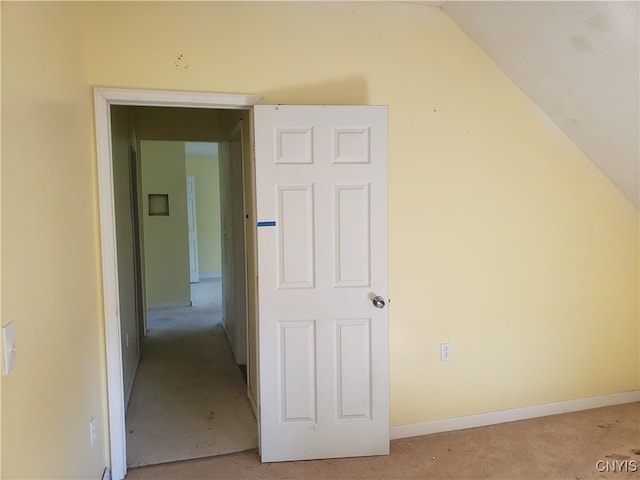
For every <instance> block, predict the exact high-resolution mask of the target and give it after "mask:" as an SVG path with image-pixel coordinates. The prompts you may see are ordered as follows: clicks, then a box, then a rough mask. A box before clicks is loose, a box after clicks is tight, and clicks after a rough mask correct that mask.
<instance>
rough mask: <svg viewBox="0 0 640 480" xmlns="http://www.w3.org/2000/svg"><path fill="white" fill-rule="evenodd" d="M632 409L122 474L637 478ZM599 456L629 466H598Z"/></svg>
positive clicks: (639, 452) (637, 418)
mask: <svg viewBox="0 0 640 480" xmlns="http://www.w3.org/2000/svg"><path fill="white" fill-rule="evenodd" d="M639 412H640V404H638V403H632V404H626V405H618V406H614V407H606V408H599V409H594V410H587V411H583V412H575V413H568V414H564V415H554V416H551V417H544V418H537V419H532V420H523V421H519V422H511V423H504V424H500V425H492V426H489V427H481V428H474V429H469V430H460V431H457V432H447V433H439V434H435V435H427V436H423V437H414V438H406V439H402V440H394V441H392V442H391V455H388V456H383V457H368V458H345V459H336V460H314V461H304V462H286V463H271V464H262V463H260V460H259V458H258V454H257V452H256V451H253V452H244V453H238V454H231V455H223V456H219V457H215V458H208V459H201V460H194V461H188V462H179V463H173V464H168V465H158V466H154V467H147V468H140V469H133V470H130V471H129V474H128V475H127V480H142V479H156V480H162V479H182V480H188V479H291V478H297V479H303V478H304V479H365V478H366V479H369V478H373V479H484V478H490V479H511V480H518V479H541V480H542V479H544V480H548V479H567V480H584V479H601V478H608V479H614V480H622V479H631V478H633V479H637V478H640V473H639V472H640V423H639V422H640V415H639ZM598 461H604V462H607V461H608V462H611V463H610V465H613V462H616V461H617V462H618V463H617V465H619V466H620V468H619V469H622V470H624V468H622V467H621V466H622V465H623V464H624V462H625V461H626V462H627V463H626V465H629V467H628V468H627V471H617V472H613V471H609V472H601V471H599V468H600V469H602V466H603V464H602V463H600V464H599V463H597V462H598ZM634 462H635V463H634ZM633 465H637V466H638V467H637V468H636V469H635V471H632V470H634V468H632V466H633Z"/></svg>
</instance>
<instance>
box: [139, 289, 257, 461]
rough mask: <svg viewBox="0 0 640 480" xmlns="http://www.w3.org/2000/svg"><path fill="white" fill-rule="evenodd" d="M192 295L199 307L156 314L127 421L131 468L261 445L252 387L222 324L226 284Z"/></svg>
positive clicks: (151, 316) (152, 317)
mask: <svg viewBox="0 0 640 480" xmlns="http://www.w3.org/2000/svg"><path fill="white" fill-rule="evenodd" d="M191 292H192V301H193V306H192V307H188V308H176V309H162V310H151V311H150V312H149V328H148V332H147V336H146V337H145V338H143V339H142V340H141V342H140V350H141V360H140V364H139V367H138V373H137V376H136V380H135V384H134V387H133V392H132V394H131V401H130V403H129V407H128V410H127V415H126V428H127V465H128V466H131V467H133V466H142V465H153V464H158V463H165V462H172V461H176V460H186V459H193V458H202V457H209V456H213V455H220V454H225V453H230V452H238V451H242V450H247V449H252V448H256V447H257V426H256V420H255V417H254V415H253V411H252V410H251V406H250V404H249V400H248V399H247V395H246V382H245V380H244V379H243V376H242V374H241V372H240V369H239V368H238V366H237V365H236V364H235V362H234V361H233V357H232V353H231V349H230V347H229V344H228V341H227V338H226V335H225V333H224V329H223V325H222V296H221V280H220V279H204V280H202V281H201V282H200V283H196V284H192V285H191Z"/></svg>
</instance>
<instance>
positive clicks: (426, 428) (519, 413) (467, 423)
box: [390, 390, 640, 440]
mask: <svg viewBox="0 0 640 480" xmlns="http://www.w3.org/2000/svg"><path fill="white" fill-rule="evenodd" d="M638 401H640V390H632V391H630V392H622V393H614V394H611V395H602V396H600V397H590V398H579V399H577V400H569V401H566V402H557V403H547V404H544V405H534V406H531V407H522V408H513V409H510V410H501V411H498V412H489V413H480V414H478V415H468V416H465V417H455V418H445V419H443V420H434V421H431V422H424V423H414V424H411V425H398V426H395V427H391V429H390V436H391V439H392V440H394V439H397V438H407V437H417V436H420V435H430V434H432V433H440V432H450V431H453V430H463V429H465V428H475V427H484V426H486V425H495V424H497V423H505V422H514V421H516V420H526V419H528V418H536V417H546V416H548V415H557V414H560V413H569V412H577V411H580V410H589V409H592V408H599V407H608V406H610V405H620V404H623V403H632V402H638Z"/></svg>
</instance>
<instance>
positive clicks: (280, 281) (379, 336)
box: [254, 105, 389, 462]
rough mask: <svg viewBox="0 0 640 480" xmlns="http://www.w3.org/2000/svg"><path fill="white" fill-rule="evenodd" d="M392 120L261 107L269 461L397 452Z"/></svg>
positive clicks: (351, 110)
mask: <svg viewBox="0 0 640 480" xmlns="http://www.w3.org/2000/svg"><path fill="white" fill-rule="evenodd" d="M387 117H388V112H387V107H350V106H344V107H343V106H340V107H338V106H335V107H326V106H268V105H258V106H255V107H254V121H255V146H256V199H257V218H258V275H259V282H258V285H259V361H260V405H261V406H260V410H261V422H260V440H261V457H262V461H265V462H270V461H281V460H298V459H312V458H330V457H347V456H361V455H379V454H386V453H388V452H389V385H388V306H387V305H384V303H380V300H384V302H387V297H388V265H387V157H388V139H387V138H388V126H387V125H388V119H387ZM375 297H381V298H378V299H377V301H374V298H375ZM375 303H377V306H375V305H374V304H375Z"/></svg>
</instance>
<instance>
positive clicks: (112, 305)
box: [95, 90, 258, 478]
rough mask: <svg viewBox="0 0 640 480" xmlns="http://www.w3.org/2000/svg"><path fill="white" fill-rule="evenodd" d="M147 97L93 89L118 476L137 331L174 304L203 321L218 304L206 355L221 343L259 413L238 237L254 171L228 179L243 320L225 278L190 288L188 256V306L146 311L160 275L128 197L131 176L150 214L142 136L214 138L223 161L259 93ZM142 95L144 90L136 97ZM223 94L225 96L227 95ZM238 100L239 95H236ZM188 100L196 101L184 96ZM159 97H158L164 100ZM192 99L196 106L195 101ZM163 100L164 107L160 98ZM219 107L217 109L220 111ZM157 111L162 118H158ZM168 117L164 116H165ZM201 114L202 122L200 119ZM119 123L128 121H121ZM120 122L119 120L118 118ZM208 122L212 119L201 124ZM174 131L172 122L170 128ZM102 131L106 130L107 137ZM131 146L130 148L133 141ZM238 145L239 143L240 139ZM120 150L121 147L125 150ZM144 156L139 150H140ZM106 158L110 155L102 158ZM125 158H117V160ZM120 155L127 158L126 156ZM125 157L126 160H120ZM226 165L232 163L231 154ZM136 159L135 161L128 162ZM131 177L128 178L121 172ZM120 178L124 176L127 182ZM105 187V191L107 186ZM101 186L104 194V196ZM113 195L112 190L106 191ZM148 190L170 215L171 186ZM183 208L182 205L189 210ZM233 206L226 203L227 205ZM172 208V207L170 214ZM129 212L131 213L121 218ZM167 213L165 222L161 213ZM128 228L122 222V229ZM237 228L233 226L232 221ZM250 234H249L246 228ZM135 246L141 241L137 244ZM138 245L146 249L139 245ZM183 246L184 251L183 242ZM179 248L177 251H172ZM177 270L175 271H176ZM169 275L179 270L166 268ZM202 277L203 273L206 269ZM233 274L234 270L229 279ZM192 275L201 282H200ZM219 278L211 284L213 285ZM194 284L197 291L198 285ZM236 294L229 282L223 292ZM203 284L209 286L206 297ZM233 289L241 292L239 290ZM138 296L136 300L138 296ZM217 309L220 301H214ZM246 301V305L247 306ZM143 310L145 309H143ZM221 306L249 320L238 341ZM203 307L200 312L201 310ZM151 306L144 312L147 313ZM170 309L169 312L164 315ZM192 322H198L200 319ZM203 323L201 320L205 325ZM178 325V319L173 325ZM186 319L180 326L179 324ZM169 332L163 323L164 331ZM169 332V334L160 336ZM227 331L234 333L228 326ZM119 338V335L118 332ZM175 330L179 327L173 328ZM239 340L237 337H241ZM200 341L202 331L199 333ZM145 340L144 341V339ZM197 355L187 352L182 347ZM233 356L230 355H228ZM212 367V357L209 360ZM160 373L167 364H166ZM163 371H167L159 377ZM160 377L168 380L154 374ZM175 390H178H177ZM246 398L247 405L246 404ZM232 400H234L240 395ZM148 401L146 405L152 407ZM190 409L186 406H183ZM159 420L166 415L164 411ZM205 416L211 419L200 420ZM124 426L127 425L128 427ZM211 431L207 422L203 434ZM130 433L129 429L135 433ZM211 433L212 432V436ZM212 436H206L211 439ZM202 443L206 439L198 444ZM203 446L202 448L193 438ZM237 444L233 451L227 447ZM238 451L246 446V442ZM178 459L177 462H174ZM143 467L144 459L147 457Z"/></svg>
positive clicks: (152, 325)
mask: <svg viewBox="0 0 640 480" xmlns="http://www.w3.org/2000/svg"><path fill="white" fill-rule="evenodd" d="M145 93H150V97H153V98H147V99H146V100H145V99H144V98H143V99H141V98H140V96H138V95H136V92H135V91H118V90H115V91H114V90H108V91H107V90H96V95H95V98H96V130H97V132H98V163H99V166H100V169H101V171H100V175H99V183H100V199H101V204H100V205H101V227H102V240H103V245H102V247H103V248H102V250H103V280H104V294H105V315H106V333H107V360H108V368H107V370H108V377H109V378H108V389H109V392H108V393H109V427H110V438H111V455H112V458H111V469H112V476H113V478H123V477H124V475H125V474H126V450H125V449H126V443H127V434H128V431H130V429H126V430H125V419H124V415H125V412H126V406H127V404H129V402H131V401H133V400H132V398H133V397H132V396H131V392H132V391H133V390H134V389H133V385H134V383H133V379H134V378H136V371H137V369H138V359H139V356H140V352H142V362H141V363H140V365H144V362H145V356H146V355H145V352H144V348H145V346H144V345H141V347H142V350H140V349H139V348H138V341H137V339H138V336H140V338H142V343H145V342H147V341H148V340H151V338H152V337H153V332H154V330H156V331H160V330H162V329H161V328H159V325H160V324H162V323H163V320H162V319H163V318H164V323H165V324H171V323H174V324H175V323H176V322H175V314H178V315H180V314H179V313H178V312H175V311H174V312H171V310H172V309H173V308H176V309H177V308H183V309H190V312H195V311H198V310H200V312H199V314H200V315H201V316H204V317H206V320H207V321H208V322H211V319H212V317H213V316H215V315H212V312H213V313H214V314H215V311H216V309H217V310H218V313H219V315H218V316H219V317H220V318H219V320H218V323H217V324H216V323H215V322H214V324H213V326H212V325H211V323H209V324H207V328H209V332H208V333H209V336H214V335H211V334H212V333H214V332H212V329H213V330H215V328H216V326H217V328H218V330H220V331H221V332H222V335H221V336H219V338H221V339H223V340H224V342H226V344H225V343H223V344H222V345H224V348H222V347H220V346H219V347H217V348H216V347H213V348H212V347H209V348H205V350H207V351H209V352H211V351H216V352H218V353H220V352H221V351H224V350H225V349H226V353H227V354H228V358H229V359H230V365H232V367H233V368H234V373H235V374H236V375H237V376H236V378H237V379H238V382H239V384H240V386H241V395H242V398H243V399H244V402H245V404H246V406H247V409H246V410H247V411H248V412H249V413H251V411H252V408H253V409H254V410H255V405H256V402H255V395H254V392H255V391H256V388H255V387H254V385H256V384H257V381H254V382H252V381H251V376H252V374H253V376H254V377H255V376H256V372H255V365H254V364H255V358H254V355H255V353H254V354H253V355H252V354H251V353H250V352H251V351H254V352H255V349H254V348H253V347H252V346H251V345H253V344H254V342H255V336H254V333H253V332H251V330H252V327H251V326H249V325H247V323H248V322H251V324H252V325H253V324H254V323H255V314H254V312H255V308H254V300H253V296H254V294H255V292H249V291H247V290H248V289H247V282H246V274H247V270H248V271H252V269H253V265H254V263H255V259H254V255H253V251H252V248H247V247H246V246H245V245H247V244H249V245H254V244H253V243H252V239H249V242H246V240H245V238H244V229H245V225H244V222H245V220H246V221H250V219H251V218H253V216H254V215H253V207H252V204H253V203H252V202H253V200H252V195H251V194H252V192H251V190H250V188H249V190H247V188H246V185H249V186H250V185H251V182H252V178H251V176H252V172H251V171H250V170H246V171H245V174H244V175H243V174H242V168H240V172H241V173H240V179H239V180H237V179H236V183H235V184H234V187H235V188H234V190H235V191H239V192H240V202H241V203H240V209H239V211H240V213H241V219H240V221H239V222H237V223H238V225H239V231H241V232H242V235H243V236H242V238H241V239H240V240H241V241H238V237H237V236H236V237H235V238H234V244H237V245H239V246H240V247H241V248H239V249H238V250H239V255H238V256H239V257H241V258H242V260H243V263H242V264H241V266H240V272H238V266H237V265H233V266H232V268H233V269H234V270H235V273H236V275H235V276H236V277H238V278H239V279H240V281H239V282H236V284H237V285H240V286H241V288H240V290H241V292H240V293H238V294H237V298H236V299H235V300H236V303H237V304H241V306H242V308H243V309H244V312H245V314H244V318H243V319H241V318H239V317H238V316H237V313H236V312H229V311H228V309H225V307H224V306H223V305H222V302H221V298H222V295H221V293H220V292H221V291H223V290H224V288H223V284H224V283H225V278H224V277H222V278H217V279H216V278H203V279H202V282H197V283H194V284H193V285H194V289H193V292H192V288H191V286H192V285H191V283H190V279H189V278H188V274H189V272H188V270H189V268H188V262H187V283H186V285H187V289H188V292H189V293H188V305H183V306H180V305H172V303H174V302H173V301H172V299H169V301H167V302H160V303H165V305H160V307H163V308H162V312H160V313H159V314H158V312H159V310H156V309H151V310H150V309H149V307H153V306H158V305H154V304H153V303H152V302H151V298H150V296H149V292H148V289H149V286H150V283H153V281H154V280H155V279H156V278H155V277H156V275H155V274H154V276H153V278H154V280H151V278H152V277H151V276H150V272H149V271H148V270H149V269H148V268H146V267H147V262H146V257H147V256H148V255H149V254H150V252H149V251H148V250H147V249H146V248H145V247H146V245H145V235H148V234H149V233H150V232H151V233H152V235H150V236H151V237H157V236H158V235H156V234H154V233H153V231H152V228H150V229H145V227H144V225H143V226H142V228H140V229H139V230H140V231H137V228H136V227H135V221H136V220H135V218H134V217H135V216H134V215H132V212H133V209H134V208H135V207H134V205H135V201H134V200H135V199H134V198H132V197H133V196H132V192H133V189H132V187H131V178H132V175H133V173H132V172H134V171H135V172H137V173H138V174H139V177H140V179H139V182H138V184H139V186H140V191H139V192H138V194H137V195H135V197H136V198H137V199H138V200H139V204H140V205H139V207H138V214H139V218H138V220H140V222H141V224H142V221H143V220H147V218H145V215H147V217H151V216H152V215H149V205H148V200H149V197H148V195H149V194H150V193H151V192H148V191H145V190H144V187H143V184H144V177H145V170H144V169H143V168H137V169H133V168H132V164H135V165H136V167H141V162H143V158H142V157H143V156H144V152H143V151H142V150H143V149H141V148H140V147H141V142H143V141H146V140H144V139H156V140H157V139H162V141H171V142H185V141H194V142H213V143H217V144H218V145H219V146H220V147H221V148H220V151H221V155H220V158H222V157H224V158H226V159H227V160H229V158H230V157H229V152H230V151H231V150H232V148H231V147H230V146H231V145H232V143H233V140H232V136H231V133H233V132H234V131H235V130H234V128H235V129H237V128H238V127H237V125H239V124H242V123H243V122H247V123H248V121H249V120H250V118H249V114H250V112H249V111H248V110H245V109H246V108H249V107H250V106H251V105H253V104H255V103H257V101H258V97H256V98H253V97H251V98H250V99H249V101H247V97H242V96H225V95H222V96H217V95H206V94H205V95H196V96H197V97H198V98H199V99H200V101H201V103H199V104H197V106H198V107H199V108H184V106H183V104H184V103H185V102H184V98H182V97H185V95H181V94H175V93H168V96H169V97H171V96H174V97H181V98H182V101H181V100H177V99H175V98H174V100H175V103H177V104H179V105H181V108H170V107H165V106H158V98H157V96H156V95H154V94H153V93H152V92H145ZM186 96H188V97H193V95H192V94H186ZM142 97H144V95H142ZM227 97H228V98H227ZM240 97H242V98H240ZM190 100H191V102H192V105H193V98H190ZM161 103H162V102H161ZM196 103H197V102H196ZM162 105H166V103H162ZM216 107H217V109H216ZM159 114H160V115H159ZM162 114H164V117H163V116H162ZM167 115H169V116H173V117H174V120H173V121H172V122H168V121H167V118H168V117H167ZM203 118H205V120H204V121H203ZM123 119H124V121H122V120H123ZM119 120H120V121H119ZM207 120H209V121H207ZM172 127H173V128H172ZM105 132H106V133H107V134H108V135H107V138H105V135H104V134H105ZM240 142H241V143H242V144H245V143H246V144H248V145H250V143H249V139H247V138H242V137H241V138H240ZM132 146H133V147H134V148H133V149H131V147H132ZM243 146H244V145H243ZM243 151H244V152H247V153H248V154H249V155H250V153H251V152H250V149H249V148H246V147H245V148H241V149H240V153H241V154H242V152H243ZM123 152H126V153H123ZM141 154H142V155H141ZM107 155H108V157H106V156H107ZM121 157H122V158H121ZM125 157H126V158H125ZM123 158H124V160H123ZM229 161H230V160H229ZM132 162H133V163H132ZM239 162H240V165H242V164H243V163H246V164H248V165H250V162H249V159H247V158H245V159H242V158H241V159H240V160H239ZM105 167H110V168H109V170H111V171H110V172H106V171H105ZM127 177H129V178H127ZM123 178H124V179H125V180H126V181H123ZM182 182H183V187H184V188H186V176H183V177H182ZM109 191H110V192H109ZM105 192H106V194H105ZM109 193H111V194H110V195H109ZM153 193H154V194H158V193H160V194H164V195H166V197H168V202H167V203H168V205H169V212H171V205H172V204H173V205H174V206H175V204H174V203H173V202H175V201H176V200H177V196H175V194H174V195H170V192H153ZM185 210H186V209H185ZM229 210H231V208H229ZM174 212H175V210H174ZM127 213H128V215H127ZM171 215H172V213H169V214H168V215H164V216H163V215H160V216H159V217H157V218H154V220H165V221H166V220H168V218H167V217H169V218H171ZM161 217H163V218H161ZM123 226H124V227H123ZM236 229H238V227H236ZM249 235H251V233H250V234H249ZM184 236H185V238H187V231H186V230H185V231H184ZM136 244H137V246H136ZM140 247H142V248H140ZM187 250H188V248H187ZM172 252H174V253H175V250H172ZM172 273H174V272H172ZM169 276H180V275H177V274H175V275H173V274H170V275H169ZM205 276H206V273H205ZM229 276H231V275H229ZM136 278H139V279H140V282H139V283H140V284H142V286H143V290H145V293H144V295H142V296H140V295H136V293H135V292H136V288H134V286H135V284H136V280H135V279H136ZM198 280H200V279H199V278H198ZM216 284H217V285H216ZM199 287H200V288H199ZM229 288H230V289H232V290H235V289H234V288H233V287H232V286H230V287H228V288H227V289H229ZM202 290H208V291H209V292H208V293H205V292H204V291H202ZM216 291H217V292H218V300H217V302H218V303H216V300H215V295H214V296H211V295H209V294H215V292H216ZM236 293H237V292H236ZM139 297H141V298H139ZM216 305H217V306H216ZM248 305H249V308H248ZM141 307H142V308H141ZM223 310H224V311H225V316H227V315H229V316H231V317H233V320H234V321H235V322H236V323H238V324H243V325H244V326H245V328H244V331H243V330H242V329H241V328H235V331H236V332H240V335H239V336H238V338H237V339H236V338H235V337H233V338H228V337H227V335H229V334H230V332H229V329H228V328H222V326H221V325H223V324H224V323H222V321H223V319H222V315H221V314H220V313H221V312H222V311H223ZM136 311H142V312H143V314H142V315H139V314H136ZM203 311H204V315H202V314H203ZM147 312H149V313H147ZM168 314H170V315H168ZM171 316H173V317H174V320H172V321H167V318H168V317H171ZM181 318H182V319H184V318H186V317H185V312H182V317H181ZM196 323H197V322H196ZM205 323H206V322H205ZM165 326H166V325H165ZM173 326H174V327H175V325H173ZM184 326H185V325H181V327H184ZM193 327H194V326H193V325H191V327H190V329H189V328H187V329H186V331H185V330H184V329H182V330H181V332H182V334H180V335H182V336H188V331H189V330H190V331H191V333H192V334H193V333H194V332H195V331H197V328H193ZM165 330H166V329H165ZM164 333H165V334H166V333H167V332H166V331H165V332H164ZM231 333H232V334H233V333H234V332H231ZM116 335H117V337H116ZM174 336H175V332H174ZM240 336H242V338H240ZM195 337H196V338H198V339H200V340H202V338H203V335H202V332H200V333H198V334H196V335H195ZM204 337H206V335H204ZM116 338H117V339H118V340H119V341H118V342H117V343H116V344H115V346H119V347H120V348H114V347H115V346H114V343H115V342H114V341H113V340H114V339H116ZM147 343H149V342H147ZM156 343H159V345H160V348H159V349H160V351H161V352H162V353H163V355H164V354H165V353H166V351H167V349H168V348H170V346H169V344H163V343H162V342H156ZM237 345H242V346H244V348H245V350H246V352H245V353H244V364H247V365H248V375H247V380H246V381H245V380H244V379H243V377H242V375H241V374H240V371H239V369H238V366H237V363H236V358H237V356H238V354H237V353H236V352H235V351H234V347H235V346H237ZM188 350H189V351H190V352H193V349H191V348H189V349H188ZM232 352H233V353H232ZM200 360H201V362H200V365H199V366H200V367H202V366H203V364H204V363H206V362H207V359H206V358H201V359H200ZM212 363H216V362H215V361H214V362H212ZM141 371H142V367H141V368H140V370H139V371H138V375H140V372H141ZM165 373H166V370H165ZM165 376H166V375H165ZM159 378H161V379H163V378H164V377H162V376H161V377H159ZM180 390H182V389H181V388H180ZM187 396H188V395H184V392H183V395H178V396H177V397H176V398H180V399H184V398H185V397H187ZM247 397H249V399H250V400H249V401H248V400H247ZM236 402H237V399H236ZM148 406H149V405H148V404H147V405H146V406H145V409H146V408H148ZM173 407H174V410H173V411H172V414H173V416H175V414H176V412H177V411H178V410H185V409H184V408H181V407H180V405H178V404H175V403H174V404H173ZM186 410H188V409H186ZM215 413H216V412H215V409H210V410H209V411H207V412H206V415H205V416H204V417H205V418H203V420H204V422H203V423H204V424H205V426H206V428H207V431H208V432H211V431H213V430H214V427H213V426H212V425H211V424H209V425H207V422H209V423H211V421H212V420H213V418H214V417H215ZM162 416H165V417H166V416H169V414H165V415H162ZM220 416H221V417H225V418H226V419H227V420H229V419H233V416H229V415H224V414H221V415H220ZM206 417H210V418H206ZM153 423H154V424H156V425H157V424H158V421H154V422H153ZM127 427H128V425H127ZM209 427H212V428H211V430H209ZM252 430H253V432H252V433H253V442H254V443H253V446H254V447H255V442H256V436H257V425H256V421H255V419H253V421H252ZM134 432H135V430H134ZM212 435H214V436H215V432H213V433H212ZM165 436H169V437H170V438H171V437H173V446H175V442H176V440H177V439H176V438H175V437H176V432H175V431H170V432H167V434H166V435H165ZM209 438H211V436H210V437H209ZM202 443H206V442H202ZM198 445H199V447H202V445H200V444H198ZM194 447H195V448H196V450H195V454H192V455H190V457H191V458H195V457H197V456H206V455H207V453H204V455H202V454H201V453H198V452H199V450H198V448H199V447H198V446H197V445H195V446H194ZM231 448H233V447H231ZM243 449H244V448H243ZM175 459H177V458H174V460H175ZM162 461H170V459H166V458H165V459H163V460H162ZM146 463H149V462H146Z"/></svg>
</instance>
